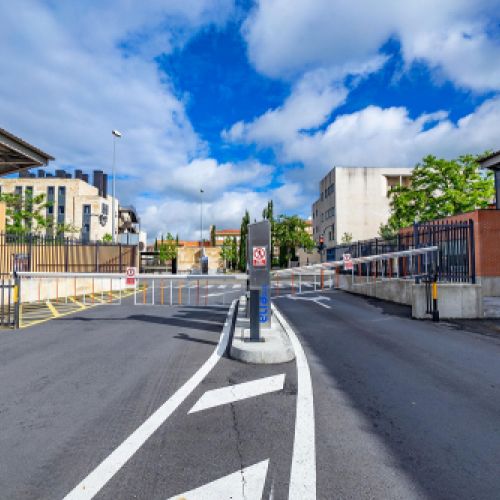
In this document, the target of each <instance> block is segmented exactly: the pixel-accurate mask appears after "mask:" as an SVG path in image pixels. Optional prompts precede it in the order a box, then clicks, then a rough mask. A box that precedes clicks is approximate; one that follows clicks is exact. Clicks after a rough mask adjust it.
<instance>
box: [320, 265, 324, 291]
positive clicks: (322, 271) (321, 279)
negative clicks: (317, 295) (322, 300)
mask: <svg viewBox="0 0 500 500" xmlns="http://www.w3.org/2000/svg"><path fill="white" fill-rule="evenodd" d="M324 273H325V271H324V270H323V269H321V277H320V284H321V290H323V288H324V284H325V274H324Z"/></svg>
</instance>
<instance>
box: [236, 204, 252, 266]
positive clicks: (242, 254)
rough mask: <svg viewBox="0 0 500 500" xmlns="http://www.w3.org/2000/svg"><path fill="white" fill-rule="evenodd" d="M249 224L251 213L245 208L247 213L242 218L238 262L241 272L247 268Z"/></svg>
mask: <svg viewBox="0 0 500 500" xmlns="http://www.w3.org/2000/svg"><path fill="white" fill-rule="evenodd" d="M248 224H250V214H249V213H248V210H245V215H244V216H243V219H242V220H241V230H240V251H239V256H238V261H239V262H238V264H239V268H240V271H241V272H245V271H246V269H247V237H248Z"/></svg>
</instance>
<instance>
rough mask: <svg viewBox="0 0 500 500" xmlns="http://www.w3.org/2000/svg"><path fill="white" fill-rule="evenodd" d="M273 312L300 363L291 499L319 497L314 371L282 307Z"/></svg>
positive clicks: (298, 368)
mask: <svg viewBox="0 0 500 500" xmlns="http://www.w3.org/2000/svg"><path fill="white" fill-rule="evenodd" d="M271 308H272V311H273V313H274V314H275V316H276V318H277V319H278V321H279V322H280V323H281V324H282V326H283V328H284V329H285V331H286V332H287V334H288V337H289V338H290V342H291V343H292V346H293V350H294V351H295V360H296V363H297V413H296V415H295V438H294V441H293V456H292V470H291V472H290V484H289V487H288V500H316V445H315V422H314V403H313V388H312V381H311V372H310V370H309V365H308V364H307V357H306V354H305V352H304V349H303V348H302V345H301V344H300V341H299V339H298V337H297V335H296V334H295V332H294V331H293V329H292V328H291V327H290V325H289V324H288V323H287V321H286V320H285V318H283V316H282V314H281V313H280V312H279V311H278V308H277V307H276V306H275V305H274V304H271Z"/></svg>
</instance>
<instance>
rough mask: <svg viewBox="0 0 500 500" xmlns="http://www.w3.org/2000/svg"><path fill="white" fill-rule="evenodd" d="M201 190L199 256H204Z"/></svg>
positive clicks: (201, 190)
mask: <svg viewBox="0 0 500 500" xmlns="http://www.w3.org/2000/svg"><path fill="white" fill-rule="evenodd" d="M204 192H205V191H203V189H200V246H201V256H202V257H203V256H204V255H205V246H204V245H203V193H204Z"/></svg>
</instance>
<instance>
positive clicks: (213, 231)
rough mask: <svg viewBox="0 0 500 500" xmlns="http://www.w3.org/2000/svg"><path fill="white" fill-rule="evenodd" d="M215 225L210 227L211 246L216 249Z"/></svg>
mask: <svg viewBox="0 0 500 500" xmlns="http://www.w3.org/2000/svg"><path fill="white" fill-rule="evenodd" d="M215 231H216V229H215V225H213V226H210V244H211V245H212V246H213V247H214V246H215Z"/></svg>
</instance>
